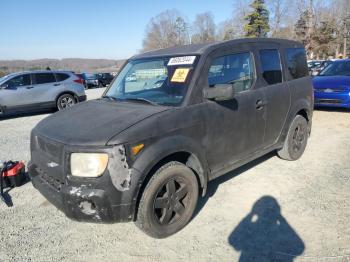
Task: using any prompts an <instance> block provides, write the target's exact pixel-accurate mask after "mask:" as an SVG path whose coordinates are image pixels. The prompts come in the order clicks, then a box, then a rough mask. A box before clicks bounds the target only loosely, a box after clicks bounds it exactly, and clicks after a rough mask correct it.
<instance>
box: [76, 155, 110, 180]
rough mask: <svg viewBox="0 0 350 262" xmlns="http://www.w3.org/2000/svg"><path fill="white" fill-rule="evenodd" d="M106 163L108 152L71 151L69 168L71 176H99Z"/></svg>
mask: <svg viewBox="0 0 350 262" xmlns="http://www.w3.org/2000/svg"><path fill="white" fill-rule="evenodd" d="M107 164H108V154H104V153H72V154H71V157H70V169H71V174H72V175H73V176H79V177H99V176H101V175H102V174H103V172H104V171H105V169H106V167H107Z"/></svg>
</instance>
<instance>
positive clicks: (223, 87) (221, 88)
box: [203, 84, 235, 101]
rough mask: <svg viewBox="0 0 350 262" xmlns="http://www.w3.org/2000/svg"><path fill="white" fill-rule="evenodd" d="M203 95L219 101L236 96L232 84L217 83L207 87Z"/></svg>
mask: <svg viewBox="0 0 350 262" xmlns="http://www.w3.org/2000/svg"><path fill="white" fill-rule="evenodd" d="M203 95H204V97H205V98H207V99H214V100H218V101H225V100H231V99H233V98H234V96H235V90H234V88H233V85H232V84H216V85H215V86H213V87H206V88H205V89H204V90H203Z"/></svg>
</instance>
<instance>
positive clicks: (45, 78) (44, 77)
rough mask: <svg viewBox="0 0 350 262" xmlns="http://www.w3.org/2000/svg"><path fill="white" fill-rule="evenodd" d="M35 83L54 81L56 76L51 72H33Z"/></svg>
mask: <svg viewBox="0 0 350 262" xmlns="http://www.w3.org/2000/svg"><path fill="white" fill-rule="evenodd" d="M35 80H36V84H47V83H53V82H56V78H55V76H54V74H53V73H38V74H35Z"/></svg>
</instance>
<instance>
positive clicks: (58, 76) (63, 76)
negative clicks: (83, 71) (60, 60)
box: [55, 73, 69, 82]
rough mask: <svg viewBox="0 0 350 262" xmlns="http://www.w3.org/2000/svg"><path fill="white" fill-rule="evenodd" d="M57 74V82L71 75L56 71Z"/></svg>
mask: <svg viewBox="0 0 350 262" xmlns="http://www.w3.org/2000/svg"><path fill="white" fill-rule="evenodd" d="M55 75H56V79H57V82H61V81H64V80H66V79H68V78H69V75H67V74H64V73H56V74H55Z"/></svg>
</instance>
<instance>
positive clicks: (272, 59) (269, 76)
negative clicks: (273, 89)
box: [259, 49, 282, 85]
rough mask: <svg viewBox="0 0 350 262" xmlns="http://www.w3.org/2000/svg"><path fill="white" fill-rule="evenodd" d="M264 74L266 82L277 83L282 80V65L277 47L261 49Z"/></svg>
mask: <svg viewBox="0 0 350 262" xmlns="http://www.w3.org/2000/svg"><path fill="white" fill-rule="evenodd" d="M259 53H260V60H261V68H262V71H263V72H262V74H263V75H262V76H263V78H264V80H265V81H266V83H268V84H269V85H275V84H278V83H281V82H282V66H281V59H280V54H279V51H278V50H277V49H264V50H260V52H259Z"/></svg>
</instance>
